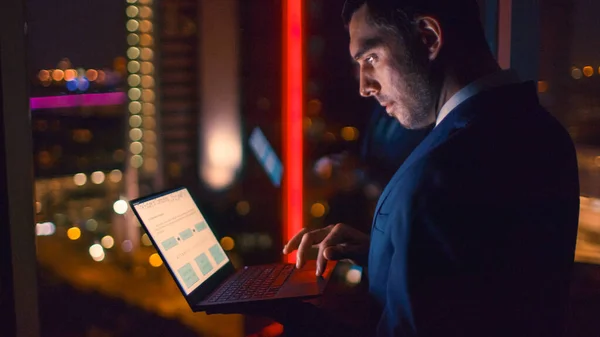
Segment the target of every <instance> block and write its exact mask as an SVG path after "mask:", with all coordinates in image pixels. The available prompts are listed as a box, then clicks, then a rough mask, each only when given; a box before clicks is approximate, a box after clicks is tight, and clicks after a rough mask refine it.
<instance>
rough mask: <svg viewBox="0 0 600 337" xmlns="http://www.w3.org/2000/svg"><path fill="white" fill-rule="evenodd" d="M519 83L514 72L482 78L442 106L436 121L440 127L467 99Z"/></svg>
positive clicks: (502, 72) (493, 74) (504, 72)
mask: <svg viewBox="0 0 600 337" xmlns="http://www.w3.org/2000/svg"><path fill="white" fill-rule="evenodd" d="M518 82H519V76H518V75H517V73H516V72H515V71H514V70H501V71H497V72H495V73H492V74H489V75H486V76H484V77H481V78H479V79H477V80H475V81H474V82H471V83H470V84H468V85H467V86H466V87H464V88H462V89H460V90H459V91H458V92H457V93H456V94H454V95H453V96H452V97H450V99H449V100H448V101H447V102H446V103H445V104H444V105H443V106H442V109H441V110H440V113H439V114H438V116H437V119H436V121H435V126H438V125H439V124H440V123H441V122H442V120H443V119H444V118H446V116H448V114H450V113H451V112H452V110H454V109H455V108H456V107H457V106H459V105H460V104H461V103H462V102H464V101H466V100H467V99H469V98H471V97H473V96H475V95H477V94H479V93H481V92H483V91H487V90H490V89H494V88H497V87H501V86H504V85H509V84H515V83H518Z"/></svg>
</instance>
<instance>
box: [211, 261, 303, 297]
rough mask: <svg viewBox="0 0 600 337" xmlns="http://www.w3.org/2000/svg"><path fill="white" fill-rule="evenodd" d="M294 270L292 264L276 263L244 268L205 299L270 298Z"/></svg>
mask: <svg viewBox="0 0 600 337" xmlns="http://www.w3.org/2000/svg"><path fill="white" fill-rule="evenodd" d="M292 271H294V265H293V264H278V265H268V266H260V267H251V268H247V269H244V271H243V272H242V273H240V274H239V276H238V277H236V278H235V279H233V280H231V281H229V282H227V283H225V284H224V285H223V286H222V287H221V288H219V289H218V290H217V291H216V292H215V293H213V294H212V295H211V296H210V298H209V299H208V300H207V301H206V302H209V303H212V302H229V301H239V300H251V299H260V298H271V297H274V296H275V294H277V291H279V289H280V288H281V286H282V285H283V283H284V282H285V280H287V278H288V277H289V276H290V274H291V273H292Z"/></svg>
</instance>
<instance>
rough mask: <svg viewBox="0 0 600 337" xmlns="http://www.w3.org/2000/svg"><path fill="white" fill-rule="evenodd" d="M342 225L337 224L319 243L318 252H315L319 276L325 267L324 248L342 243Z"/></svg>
mask: <svg viewBox="0 0 600 337" xmlns="http://www.w3.org/2000/svg"><path fill="white" fill-rule="evenodd" d="M343 226H344V225H342V224H337V225H335V226H334V227H333V228H331V231H330V232H329V234H328V235H327V237H326V238H324V239H323V241H321V243H320V244H319V253H318V254H317V276H321V274H323V272H324V271H325V268H326V267H327V259H326V258H325V250H326V249H328V248H330V247H332V246H335V245H337V244H339V243H342V242H341V240H342V239H343V230H344V227H343Z"/></svg>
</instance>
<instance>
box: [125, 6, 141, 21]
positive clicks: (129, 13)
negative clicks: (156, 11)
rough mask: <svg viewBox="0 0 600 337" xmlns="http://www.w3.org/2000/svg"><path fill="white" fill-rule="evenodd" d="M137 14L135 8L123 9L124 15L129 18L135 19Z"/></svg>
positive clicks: (137, 10) (137, 11)
mask: <svg viewBox="0 0 600 337" xmlns="http://www.w3.org/2000/svg"><path fill="white" fill-rule="evenodd" d="M139 12H140V10H139V9H138V8H137V7H136V6H127V9H125V13H126V14H127V16H128V17H130V18H135V17H136V16H137V15H138V13H139Z"/></svg>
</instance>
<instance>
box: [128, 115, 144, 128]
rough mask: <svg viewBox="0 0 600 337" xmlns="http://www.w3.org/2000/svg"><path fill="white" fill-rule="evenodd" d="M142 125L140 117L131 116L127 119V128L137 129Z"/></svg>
mask: <svg viewBox="0 0 600 337" xmlns="http://www.w3.org/2000/svg"><path fill="white" fill-rule="evenodd" d="M141 125H142V117H140V116H138V115H133V116H131V117H129V126H131V127H132V128H139V127H140V126H141Z"/></svg>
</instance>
